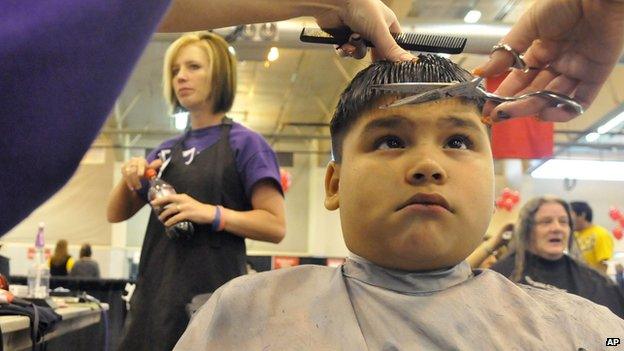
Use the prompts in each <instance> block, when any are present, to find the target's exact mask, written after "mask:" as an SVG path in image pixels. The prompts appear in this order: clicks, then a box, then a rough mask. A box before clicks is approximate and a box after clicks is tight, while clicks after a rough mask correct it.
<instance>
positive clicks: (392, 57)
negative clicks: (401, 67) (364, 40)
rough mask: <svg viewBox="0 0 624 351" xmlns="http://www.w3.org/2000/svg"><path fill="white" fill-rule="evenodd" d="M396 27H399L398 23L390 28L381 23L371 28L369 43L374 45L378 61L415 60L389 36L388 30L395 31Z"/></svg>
mask: <svg viewBox="0 0 624 351" xmlns="http://www.w3.org/2000/svg"><path fill="white" fill-rule="evenodd" d="M397 27H399V24H398V22H394V23H392V24H391V25H390V28H388V27H386V26H385V24H383V22H380V23H378V25H377V26H375V27H374V28H373V31H372V33H371V38H370V41H371V42H372V43H373V45H375V53H376V56H378V57H379V59H383V60H388V61H409V60H412V59H414V58H415V57H414V55H412V54H410V53H409V52H407V51H405V50H403V49H402V48H401V47H400V46H399V45H398V44H397V43H396V41H395V40H394V38H393V37H392V35H391V34H390V30H397ZM399 28H400V27H399ZM399 31H400V29H399Z"/></svg>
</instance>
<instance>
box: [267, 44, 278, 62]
mask: <svg viewBox="0 0 624 351" xmlns="http://www.w3.org/2000/svg"><path fill="white" fill-rule="evenodd" d="M278 58H279V50H278V49H277V48H276V47H275V46H274V47H272V48H271V49H270V50H269V54H268V55H267V60H268V61H269V62H273V61H275V60H277V59H278Z"/></svg>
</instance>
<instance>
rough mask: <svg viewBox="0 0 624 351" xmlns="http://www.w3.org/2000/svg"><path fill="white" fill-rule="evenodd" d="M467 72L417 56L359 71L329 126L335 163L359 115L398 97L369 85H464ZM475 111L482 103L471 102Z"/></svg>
mask: <svg viewBox="0 0 624 351" xmlns="http://www.w3.org/2000/svg"><path fill="white" fill-rule="evenodd" d="M473 78H474V77H473V76H472V74H470V72H468V71H466V70H464V69H463V68H461V67H459V66H458V65H457V64H455V63H453V62H452V61H450V60H448V59H445V58H443V57H441V56H438V55H433V54H421V55H418V60H412V61H403V62H389V61H377V62H375V63H373V64H371V65H370V66H368V67H367V68H365V69H363V70H362V71H360V72H359V73H358V74H357V75H356V76H355V77H354V78H353V80H352V81H351V83H350V84H349V86H347V88H346V89H345V90H344V91H343V93H342V95H341V96H340V100H339V101H338V106H336V111H335V113H334V116H333V118H332V120H331V122H330V132H331V140H332V154H333V159H334V161H335V162H337V163H340V162H341V159H342V142H343V140H344V137H345V135H346V134H347V133H348V132H349V129H350V128H351V127H352V126H353V125H354V124H355V122H356V121H357V120H358V119H359V118H360V117H361V116H362V114H363V113H365V112H367V111H370V110H371V109H372V108H374V107H376V105H377V103H378V102H379V100H380V99H381V98H382V97H384V96H397V97H399V98H401V97H405V96H406V95H400V94H396V93H392V92H383V91H380V90H376V89H372V88H371V85H372V84H388V83H406V82H425V83H449V82H454V81H456V82H465V81H469V80H471V79H473ZM472 103H475V104H476V105H477V108H478V109H479V110H481V109H482V107H483V104H484V101H483V100H478V101H474V100H473V101H472Z"/></svg>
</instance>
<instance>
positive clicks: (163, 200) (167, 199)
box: [150, 195, 173, 207]
mask: <svg viewBox="0 0 624 351" xmlns="http://www.w3.org/2000/svg"><path fill="white" fill-rule="evenodd" d="M172 196H173V195H166V196H163V197H157V198H155V199H154V200H152V201H151V202H150V204H151V205H152V206H161V207H164V206H167V204H169V203H171V202H172V199H171V197H172Z"/></svg>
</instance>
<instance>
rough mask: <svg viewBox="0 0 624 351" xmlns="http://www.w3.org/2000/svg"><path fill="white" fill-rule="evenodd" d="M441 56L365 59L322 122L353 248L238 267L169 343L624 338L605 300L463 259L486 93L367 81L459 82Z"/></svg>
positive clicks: (487, 156) (477, 196)
mask: <svg viewBox="0 0 624 351" xmlns="http://www.w3.org/2000/svg"><path fill="white" fill-rule="evenodd" d="M470 78H471V76H470V74H468V73H467V72H466V71H464V70H462V69H461V68H459V67H457V66H456V65H455V64H453V63H451V62H450V61H448V60H446V59H443V58H440V57H438V56H433V55H421V56H420V57H419V58H418V61H413V62H402V63H390V62H378V63H374V64H373V65H371V66H370V67H368V68H367V69H365V70H363V71H362V72H360V73H359V74H358V75H357V76H356V77H355V78H354V79H353V81H352V83H351V84H350V85H349V87H347V89H346V90H345V92H344V93H343V94H342V97H341V100H340V102H339V103H338V107H337V110H336V113H335V115H334V118H333V119H332V122H331V134H332V144H333V155H334V161H332V162H331V163H330V164H329V165H328V167H327V174H326V178H325V190H326V198H325V207H327V208H328V209H329V210H336V209H338V208H340V218H341V223H342V231H343V235H344V239H345V243H346V245H347V247H348V248H349V250H350V251H351V252H352V253H353V255H352V256H351V257H349V258H348V259H347V261H346V262H345V264H344V265H343V266H341V267H340V268H338V269H335V268H329V267H322V266H299V267H294V268H290V269H282V270H277V271H272V272H267V273H262V274H255V275H251V276H244V277H240V278H237V279H235V280H233V281H231V282H230V283H228V284H227V285H225V286H223V287H222V288H221V289H219V290H217V291H216V292H215V294H214V295H213V296H212V298H211V299H210V300H209V302H208V303H207V304H206V305H204V306H203V307H202V308H201V309H200V310H199V312H198V313H197V315H196V316H195V317H194V318H193V319H192V321H191V323H190V324H189V327H188V328H187V330H186V332H185V333H184V335H183V336H182V338H181V339H180V341H179V342H178V344H177V345H176V350H366V349H369V350H408V349H409V350H438V349H441V350H484V349H488V350H490V349H505V350H537V349H539V350H581V349H587V350H597V349H602V348H603V347H604V345H605V342H606V340H607V338H608V337H611V338H612V337H624V321H623V320H621V319H619V318H618V317H617V316H615V315H614V314H613V313H611V312H610V311H609V310H608V309H607V308H605V307H602V306H598V305H595V304H593V303H592V302H590V301H588V300H585V299H583V298H580V297H577V296H573V295H570V294H566V293H563V292H560V291H554V290H542V289H537V288H532V287H528V286H516V285H514V284H513V283H512V282H510V281H509V280H507V279H506V278H504V277H503V276H501V275H499V274H498V273H495V272H492V271H489V270H484V271H472V270H471V269H470V267H469V266H468V264H467V263H466V262H465V261H464V260H465V258H466V257H467V256H468V255H469V254H470V253H471V252H472V251H473V250H474V249H475V248H476V247H477V245H478V244H479V243H480V242H481V237H482V235H483V233H484V232H485V230H486V228H487V226H488V222H489V220H490V216H491V214H492V212H493V205H494V172H493V163H492V155H491V151H490V144H489V139H488V133H487V129H486V126H484V125H483V124H482V123H481V122H480V108H481V105H482V101H471V100H468V99H463V98H444V99H439V100H435V101H430V102H425V103H421V104H416V105H406V106H402V107H397V108H388V109H380V108H379V107H380V106H382V105H386V104H388V103H390V102H392V101H395V100H396V99H397V97H398V96H396V95H392V94H388V93H382V92H380V91H378V90H371V88H370V85H371V84H377V83H394V82H408V81H424V82H451V81H465V80H467V79H470Z"/></svg>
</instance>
